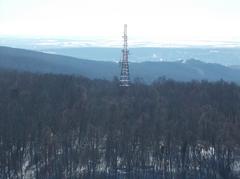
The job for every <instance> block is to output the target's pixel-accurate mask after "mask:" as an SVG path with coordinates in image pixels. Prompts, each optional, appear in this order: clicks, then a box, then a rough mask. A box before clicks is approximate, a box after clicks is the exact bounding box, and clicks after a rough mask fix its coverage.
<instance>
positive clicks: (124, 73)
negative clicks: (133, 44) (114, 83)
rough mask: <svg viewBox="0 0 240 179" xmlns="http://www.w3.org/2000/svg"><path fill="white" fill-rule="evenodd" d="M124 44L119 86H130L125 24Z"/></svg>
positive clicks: (125, 26)
mask: <svg viewBox="0 0 240 179" xmlns="http://www.w3.org/2000/svg"><path fill="white" fill-rule="evenodd" d="M123 39H124V43H123V49H122V59H121V62H120V63H121V75H120V86H130V75H129V64H128V54H129V51H128V37H127V24H124V35H123Z"/></svg>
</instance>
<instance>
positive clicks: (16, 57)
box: [0, 47, 240, 83]
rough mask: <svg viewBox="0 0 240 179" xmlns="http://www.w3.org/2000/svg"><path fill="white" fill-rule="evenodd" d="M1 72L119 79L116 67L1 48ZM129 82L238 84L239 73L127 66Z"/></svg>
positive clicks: (188, 63) (185, 64) (172, 65)
mask: <svg viewBox="0 0 240 179" xmlns="http://www.w3.org/2000/svg"><path fill="white" fill-rule="evenodd" d="M0 68H2V69H11V70H19V71H30V72H38V73H55V74H74V75H83V76H86V77H88V78H91V79H95V78H100V79H107V80H112V79H113V77H114V76H119V73H120V69H119V64H118V63H115V62H106V61H93V60H85V59H78V58H74V57H68V56H62V55H55V54H48V53H42V52H36V51H31V50H23V49H16V48H10V47H0ZM130 75H131V79H134V78H142V79H143V80H144V81H145V82H148V83H150V82H152V81H154V80H156V79H157V78H159V77H162V76H165V77H166V78H171V79H174V80H177V81H190V80H209V81H216V80H220V79H223V80H226V81H233V82H237V83H239V82H240V69H239V68H231V67H226V66H223V65H219V64H214V63H204V62H201V61H198V60H194V59H190V60H179V61H174V62H160V61H159V62H141V63H133V62H131V63H130Z"/></svg>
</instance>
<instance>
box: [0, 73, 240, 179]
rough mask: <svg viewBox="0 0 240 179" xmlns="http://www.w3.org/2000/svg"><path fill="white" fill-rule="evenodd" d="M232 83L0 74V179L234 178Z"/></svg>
mask: <svg viewBox="0 0 240 179" xmlns="http://www.w3.org/2000/svg"><path fill="white" fill-rule="evenodd" d="M239 118H240V87H239V86H237V85H235V84H233V83H227V82H224V81H218V82H214V83H213V82H207V81H202V82H197V81H193V82H185V83H184V82H175V81H172V80H165V79H159V80H158V81H155V82H154V83H152V84H151V85H145V84H142V83H141V82H140V81H139V80H136V81H135V82H134V83H133V84H132V86H131V87H129V88H120V87H119V85H118V80H117V79H115V80H113V81H105V80H89V79H87V78H84V77H74V76H67V75H51V74H31V73H19V72H9V71H1V72H0V178H4V179H5V178H28V177H29V178H41V179H43V178H44V179H60V178H93V179H94V178H103V179H106V178H109V179H111V178H116V179H118V178H119V179H120V178H131V179H135V178H143V179H144V178H146V179H149V178H156V179H158V178H162V179H234V178H238V177H239V164H240V146H239V144H240V132H239V129H240V119H239Z"/></svg>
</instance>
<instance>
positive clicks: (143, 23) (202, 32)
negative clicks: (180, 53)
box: [0, 0, 240, 41]
mask: <svg viewBox="0 0 240 179" xmlns="http://www.w3.org/2000/svg"><path fill="white" fill-rule="evenodd" d="M124 23H127V24H128V27H129V36H130V37H131V38H136V39H139V40H149V41H151V40H155V41H186V40H190V41H191V40H192V41H198V40H208V41H240V0H0V35H14V36H48V37H49V36H50V37H51V36H54V37H56V36H65V37H72V36H76V37H86V38H94V37H96V38H97V37H105V38H109V39H111V38H116V37H119V35H121V33H122V31H123V24H124Z"/></svg>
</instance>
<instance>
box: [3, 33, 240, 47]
mask: <svg viewBox="0 0 240 179" xmlns="http://www.w3.org/2000/svg"><path fill="white" fill-rule="evenodd" d="M17 44H18V45H19V44H22V45H24V46H32V47H35V48H38V47H39V48H41V47H50V48H51V47H53V48H81V47H82V48H83V47H99V48H101V47H105V48H121V47H122V39H121V38H120V37H119V38H109V37H108V38H104V37H103V36H102V37H100V36H98V37H97V36H96V37H94V36H92V37H70V36H68V37H64V36H61V37H57V36H55V37H47V36H45V37H40V36H26V37H24V36H12V35H9V36H7V35H0V45H2V46H5V45H6V46H16V47H18V45H17ZM129 47H130V48H157V47H158V48H240V41H233V40H219V41H216V40H169V41H167V40H162V41H161V40H135V39H131V38H130V39H129Z"/></svg>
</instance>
